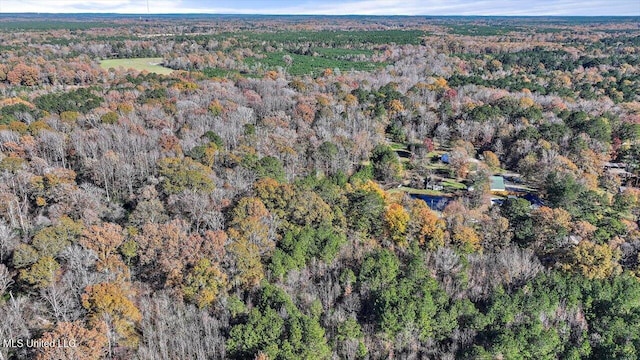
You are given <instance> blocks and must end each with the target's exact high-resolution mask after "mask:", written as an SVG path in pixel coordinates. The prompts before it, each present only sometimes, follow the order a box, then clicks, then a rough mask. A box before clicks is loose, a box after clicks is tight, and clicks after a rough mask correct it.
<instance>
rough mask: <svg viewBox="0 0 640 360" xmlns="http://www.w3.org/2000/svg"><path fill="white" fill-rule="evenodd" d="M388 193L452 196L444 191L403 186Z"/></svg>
mask: <svg viewBox="0 0 640 360" xmlns="http://www.w3.org/2000/svg"><path fill="white" fill-rule="evenodd" d="M387 192H389V193H392V194H393V193H398V192H404V193H407V194H410V195H432V196H450V195H449V194H446V193H444V192H442V191H437V190H431V189H416V188H412V187H407V186H401V187H399V188H393V189H389V190H387Z"/></svg>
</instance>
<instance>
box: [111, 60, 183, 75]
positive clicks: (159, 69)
mask: <svg viewBox="0 0 640 360" xmlns="http://www.w3.org/2000/svg"><path fill="white" fill-rule="evenodd" d="M160 62H162V58H136V59H108V60H102V61H101V62H100V66H101V67H102V68H103V69H110V68H116V69H117V68H119V67H123V68H125V69H135V70H140V71H143V70H146V71H148V72H152V73H156V74H161V75H169V74H171V72H173V69H169V68H166V67H164V66H161V65H158V64H159V63H160Z"/></svg>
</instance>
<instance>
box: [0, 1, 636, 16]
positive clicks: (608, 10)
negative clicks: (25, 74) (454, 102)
mask: <svg viewBox="0 0 640 360" xmlns="http://www.w3.org/2000/svg"><path fill="white" fill-rule="evenodd" d="M147 1H148V4H149V12H150V13H154V14H165V13H174V14H177V13H214V14H216V13H217V14H311V15H319V14H323V15H352V14H358V15H487V16H490V15H504V16H529V15H530V16H549V15H551V16H598V15H607V16H610V15H624V16H640V0H592V1H588V0H582V1H580V0H475V1H471V0H303V1H300V0H297V1H295V0H263V1H259V0H246V1H245V0H0V12H1V13H12V12H42V13H79V12H83V13H94V12H95V13H124V14H146V13H147Z"/></svg>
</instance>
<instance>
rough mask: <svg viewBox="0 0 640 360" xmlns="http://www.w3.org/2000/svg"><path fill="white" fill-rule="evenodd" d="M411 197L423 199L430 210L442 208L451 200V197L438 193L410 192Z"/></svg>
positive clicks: (440, 209)
mask: <svg viewBox="0 0 640 360" xmlns="http://www.w3.org/2000/svg"><path fill="white" fill-rule="evenodd" d="M411 197H412V198H414V199H420V200H422V201H424V202H425V203H427V206H428V207H429V208H430V209H431V210H435V211H442V210H444V208H445V207H446V206H447V204H448V203H449V202H450V201H452V200H453V198H451V197H448V196H438V195H423V194H411Z"/></svg>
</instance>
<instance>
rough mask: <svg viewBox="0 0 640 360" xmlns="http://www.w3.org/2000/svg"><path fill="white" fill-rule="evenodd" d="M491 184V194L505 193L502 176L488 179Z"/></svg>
mask: <svg viewBox="0 0 640 360" xmlns="http://www.w3.org/2000/svg"><path fill="white" fill-rule="evenodd" d="M489 181H490V182H491V192H506V191H507V188H506V187H505V186H504V178H503V177H502V176H491V177H489Z"/></svg>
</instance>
